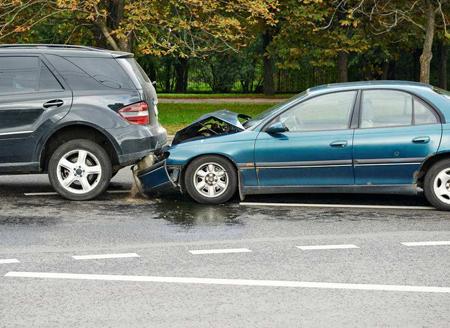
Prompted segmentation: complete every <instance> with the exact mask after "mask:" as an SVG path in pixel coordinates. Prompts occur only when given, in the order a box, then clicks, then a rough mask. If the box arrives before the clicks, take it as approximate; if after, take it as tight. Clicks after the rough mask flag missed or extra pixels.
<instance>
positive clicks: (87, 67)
mask: <svg viewBox="0 0 450 328" xmlns="http://www.w3.org/2000/svg"><path fill="white" fill-rule="evenodd" d="M66 59H67V60H69V61H70V62H72V63H73V64H75V65H76V66H78V67H79V68H80V69H82V70H83V71H84V72H86V74H88V75H89V76H90V77H92V78H93V79H95V80H96V81H97V82H100V83H101V84H103V85H105V86H107V87H110V88H115V89H134V85H133V82H132V81H131V79H130V78H129V77H128V75H127V74H126V73H125V72H124V70H123V69H122V67H121V66H120V65H119V63H118V62H117V61H116V60H115V59H114V58H84V57H66Z"/></svg>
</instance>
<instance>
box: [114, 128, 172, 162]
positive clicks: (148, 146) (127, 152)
mask: <svg viewBox="0 0 450 328" xmlns="http://www.w3.org/2000/svg"><path fill="white" fill-rule="evenodd" d="M120 130H121V131H120V132H119V133H118V131H117V130H115V131H114V135H115V137H116V140H117V141H118V143H119V147H120V150H121V152H120V154H119V156H118V159H119V164H120V166H126V165H130V164H134V163H136V162H137V161H139V160H140V159H142V158H143V157H145V156H147V155H149V154H150V153H152V152H154V151H155V150H157V149H161V148H162V147H163V146H164V145H165V144H166V143H167V131H166V129H164V128H163V127H161V126H159V125H158V126H156V127H146V126H130V127H129V128H125V129H120Z"/></svg>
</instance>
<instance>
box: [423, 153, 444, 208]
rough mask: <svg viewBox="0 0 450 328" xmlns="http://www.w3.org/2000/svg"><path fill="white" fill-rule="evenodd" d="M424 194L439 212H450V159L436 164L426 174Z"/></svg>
mask: <svg viewBox="0 0 450 328" xmlns="http://www.w3.org/2000/svg"><path fill="white" fill-rule="evenodd" d="M423 190H424V194H425V197H426V198H427V200H428V201H429V202H430V203H431V204H432V205H433V206H434V207H436V208H437V209H439V210H445V211H448V210H450V159H444V160H441V161H439V162H437V163H435V164H434V165H433V166H432V167H431V168H430V169H429V170H428V171H427V173H426V175H425V180H424V188H423Z"/></svg>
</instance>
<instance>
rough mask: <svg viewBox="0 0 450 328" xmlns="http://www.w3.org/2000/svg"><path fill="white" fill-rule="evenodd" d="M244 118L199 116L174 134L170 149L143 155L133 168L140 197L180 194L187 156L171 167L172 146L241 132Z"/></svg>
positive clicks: (230, 114) (216, 114)
mask: <svg viewBox="0 0 450 328" xmlns="http://www.w3.org/2000/svg"><path fill="white" fill-rule="evenodd" d="M248 119H250V117H249V116H247V115H243V114H237V113H234V112H230V111H228V110H221V111H217V112H213V113H210V114H206V115H203V116H202V117H200V118H199V119H198V120H196V121H195V122H193V123H192V124H191V125H189V126H187V127H186V128H184V129H182V130H180V131H178V132H177V133H176V134H175V137H174V139H173V141H172V146H165V147H163V148H162V149H160V150H157V151H156V152H155V153H154V154H153V155H150V156H147V157H146V158H145V159H143V160H142V161H141V162H139V163H138V164H136V165H135V166H134V167H133V173H134V176H135V180H136V184H137V186H138V188H139V190H140V192H142V193H144V194H160V193H166V192H170V191H174V190H178V191H181V192H182V188H181V187H182V184H181V181H180V179H181V174H182V170H183V167H184V165H185V164H186V163H187V162H188V161H189V159H190V157H188V156H186V158H185V159H184V162H183V161H181V162H180V158H178V161H177V163H176V165H174V164H173V162H171V158H170V155H171V153H172V152H173V151H176V148H177V147H174V146H176V145H178V144H181V143H185V142H188V141H195V140H202V139H206V138H212V137H218V136H222V135H227V134H232V133H238V132H241V131H243V130H245V128H244V126H243V123H242V122H245V121H247V120H248ZM193 155H195V156H197V155H201V152H198V149H197V153H196V154H193ZM136 177H137V178H136Z"/></svg>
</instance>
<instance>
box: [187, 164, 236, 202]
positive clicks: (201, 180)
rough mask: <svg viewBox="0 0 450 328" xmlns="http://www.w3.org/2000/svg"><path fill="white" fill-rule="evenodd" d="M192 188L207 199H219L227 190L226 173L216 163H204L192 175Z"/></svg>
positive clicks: (227, 179) (227, 180)
mask: <svg viewBox="0 0 450 328" xmlns="http://www.w3.org/2000/svg"><path fill="white" fill-rule="evenodd" d="M193 179H194V181H193V182H194V186H195V189H197V191H198V192H199V193H200V194H201V195H203V196H204V197H207V198H214V197H219V196H220V195H222V194H223V193H224V192H225V191H226V190H227V188H228V184H229V178H228V173H227V171H226V170H225V169H224V168H223V167H222V166H221V165H220V164H218V163H212V162H211V163H205V164H203V165H202V166H200V167H199V168H198V169H197V170H196V171H195V173H194V177H193Z"/></svg>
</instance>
